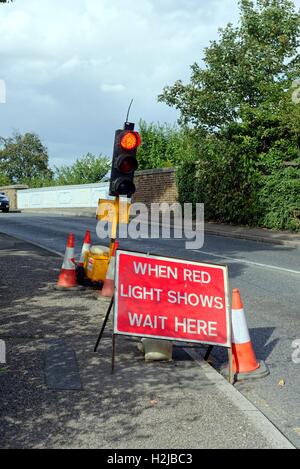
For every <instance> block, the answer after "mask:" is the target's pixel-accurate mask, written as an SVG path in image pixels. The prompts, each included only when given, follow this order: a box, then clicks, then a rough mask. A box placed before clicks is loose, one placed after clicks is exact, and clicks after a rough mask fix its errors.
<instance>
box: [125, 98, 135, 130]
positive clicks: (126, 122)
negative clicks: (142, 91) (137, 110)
mask: <svg viewBox="0 0 300 469" xmlns="http://www.w3.org/2000/svg"><path fill="white" fill-rule="evenodd" d="M132 103H133V99H132V100H131V101H130V104H129V108H128V111H127V116H126V120H125V124H127V122H128V118H129V113H130V109H131V106H132Z"/></svg>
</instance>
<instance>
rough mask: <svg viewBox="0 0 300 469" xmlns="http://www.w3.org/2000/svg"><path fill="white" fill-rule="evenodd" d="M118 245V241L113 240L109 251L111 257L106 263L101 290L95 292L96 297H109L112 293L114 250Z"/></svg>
mask: <svg viewBox="0 0 300 469" xmlns="http://www.w3.org/2000/svg"><path fill="white" fill-rule="evenodd" d="M118 247H119V242H118V241H115V242H114V245H113V249H112V253H111V258H110V261H109V264H108V269H107V272H106V276H105V280H104V285H103V288H102V290H101V291H100V292H99V294H97V296H98V297H103V296H104V297H108V298H111V297H112V296H113V295H114V281H115V265H116V250H117V249H118Z"/></svg>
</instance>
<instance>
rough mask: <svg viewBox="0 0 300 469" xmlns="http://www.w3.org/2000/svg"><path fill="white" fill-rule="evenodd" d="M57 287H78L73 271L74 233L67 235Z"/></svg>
mask: <svg viewBox="0 0 300 469" xmlns="http://www.w3.org/2000/svg"><path fill="white" fill-rule="evenodd" d="M56 287H57V288H59V289H60V288H74V287H78V284H77V279H76V272H75V255H74V235H73V234H72V233H70V234H69V236H68V241H67V246H66V251H65V257H64V260H63V264H62V267H61V270H60V274H59V277H58V282H57V285H56Z"/></svg>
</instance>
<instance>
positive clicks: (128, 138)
mask: <svg viewBox="0 0 300 469" xmlns="http://www.w3.org/2000/svg"><path fill="white" fill-rule="evenodd" d="M140 144H141V137H140V136H139V134H138V132H126V133H125V134H124V135H123V136H122V138H121V141H120V145H121V147H122V148H124V150H134V149H135V148H137V147H138V146H140Z"/></svg>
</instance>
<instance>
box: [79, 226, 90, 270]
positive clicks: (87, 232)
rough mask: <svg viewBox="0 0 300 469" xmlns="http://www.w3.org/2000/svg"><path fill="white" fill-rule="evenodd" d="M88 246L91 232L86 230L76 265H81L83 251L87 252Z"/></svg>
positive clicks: (82, 262) (83, 255)
mask: <svg viewBox="0 0 300 469" xmlns="http://www.w3.org/2000/svg"><path fill="white" fill-rule="evenodd" d="M90 248H91V232H90V230H86V232H85V237H84V240H83V245H82V250H81V255H80V260H79V262H78V267H83V264H84V258H85V253H86V252H88V251H89V250H90Z"/></svg>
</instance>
